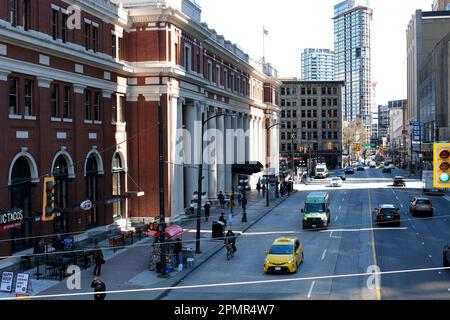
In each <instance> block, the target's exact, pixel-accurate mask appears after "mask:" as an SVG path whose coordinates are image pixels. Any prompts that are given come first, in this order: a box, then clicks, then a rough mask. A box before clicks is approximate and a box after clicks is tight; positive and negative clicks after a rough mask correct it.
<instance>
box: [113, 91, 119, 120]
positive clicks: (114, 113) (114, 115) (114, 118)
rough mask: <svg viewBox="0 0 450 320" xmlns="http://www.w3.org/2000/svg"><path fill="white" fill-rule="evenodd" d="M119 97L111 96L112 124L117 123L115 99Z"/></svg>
mask: <svg viewBox="0 0 450 320" xmlns="http://www.w3.org/2000/svg"><path fill="white" fill-rule="evenodd" d="M118 98H119V97H118V96H117V95H115V94H114V95H113V97H112V99H111V121H112V122H113V123H117V99H118Z"/></svg>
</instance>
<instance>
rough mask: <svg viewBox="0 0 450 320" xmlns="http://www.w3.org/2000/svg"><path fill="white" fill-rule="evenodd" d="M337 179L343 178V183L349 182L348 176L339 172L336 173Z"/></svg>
mask: <svg viewBox="0 0 450 320" xmlns="http://www.w3.org/2000/svg"><path fill="white" fill-rule="evenodd" d="M336 177H337V178H341V180H342V181H345V180H347V176H346V175H345V172H338V173H336Z"/></svg>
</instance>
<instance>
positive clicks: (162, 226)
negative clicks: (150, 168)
mask: <svg viewBox="0 0 450 320" xmlns="http://www.w3.org/2000/svg"><path fill="white" fill-rule="evenodd" d="M162 122H163V115H162V107H161V96H160V97H159V104H158V134H159V137H158V140H159V241H160V244H161V275H160V276H161V277H166V276H167V275H166V251H167V250H166V248H167V246H166V217H165V207H164V193H165V190H164V189H165V188H164V145H163V123H162Z"/></svg>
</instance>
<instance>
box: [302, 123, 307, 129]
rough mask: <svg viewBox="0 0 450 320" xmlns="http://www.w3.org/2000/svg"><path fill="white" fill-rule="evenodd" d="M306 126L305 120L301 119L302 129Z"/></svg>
mask: <svg viewBox="0 0 450 320" xmlns="http://www.w3.org/2000/svg"><path fill="white" fill-rule="evenodd" d="M304 128H306V121H302V129H304Z"/></svg>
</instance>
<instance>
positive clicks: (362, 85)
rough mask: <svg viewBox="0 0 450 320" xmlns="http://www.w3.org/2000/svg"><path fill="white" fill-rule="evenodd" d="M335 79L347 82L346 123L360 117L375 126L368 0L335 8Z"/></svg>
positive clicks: (347, 0) (364, 121)
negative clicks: (372, 108)
mask: <svg viewBox="0 0 450 320" xmlns="http://www.w3.org/2000/svg"><path fill="white" fill-rule="evenodd" d="M333 19H334V37H335V40H334V52H335V56H336V60H335V61H336V65H335V80H339V81H345V93H344V100H343V119H344V121H354V120H355V119H357V118H358V117H360V118H361V119H362V120H363V123H364V124H365V125H366V126H368V127H369V126H371V85H372V81H371V53H370V48H371V44H370V42H371V41H370V23H371V20H372V9H371V8H370V7H369V1H368V0H346V1H343V2H341V3H339V4H337V5H336V6H335V7H334V18H333Z"/></svg>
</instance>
